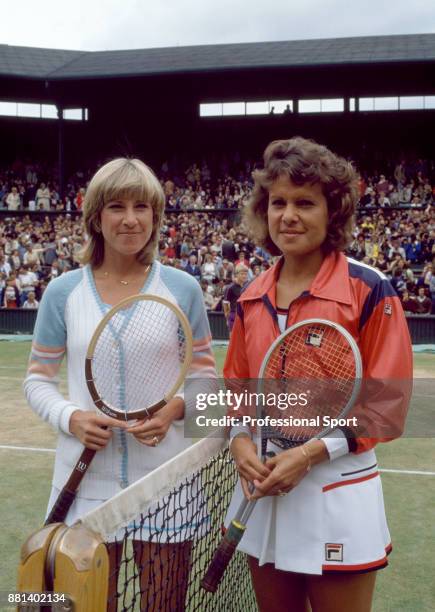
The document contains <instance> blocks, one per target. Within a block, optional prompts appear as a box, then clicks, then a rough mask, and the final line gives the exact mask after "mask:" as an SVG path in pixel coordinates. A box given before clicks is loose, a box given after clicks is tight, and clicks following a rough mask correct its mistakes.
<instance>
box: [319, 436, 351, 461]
mask: <svg viewBox="0 0 435 612" xmlns="http://www.w3.org/2000/svg"><path fill="white" fill-rule="evenodd" d="M321 439H322V442H323V443H324V444H325V446H326V449H327V451H328V455H329V459H330V461H334V459H338V458H339V457H343V455H347V454H349V445H348V443H347V439H346V436H345V435H344V433H343V432H342V431H341V430H340V429H334V431H331V433H329V434H328V435H327V436H325V437H324V438H321Z"/></svg>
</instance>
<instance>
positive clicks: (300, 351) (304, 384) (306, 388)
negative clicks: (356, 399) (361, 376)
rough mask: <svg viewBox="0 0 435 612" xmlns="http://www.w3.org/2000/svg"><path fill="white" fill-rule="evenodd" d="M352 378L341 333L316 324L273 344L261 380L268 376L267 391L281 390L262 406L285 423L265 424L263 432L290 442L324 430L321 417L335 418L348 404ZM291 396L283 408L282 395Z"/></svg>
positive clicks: (352, 362) (347, 347)
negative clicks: (273, 348) (276, 401)
mask: <svg viewBox="0 0 435 612" xmlns="http://www.w3.org/2000/svg"><path fill="white" fill-rule="evenodd" d="M355 376H356V366H355V359H354V355H353V351H352V349H351V346H350V344H349V342H348V341H347V339H346V338H345V337H344V336H343V334H341V333H340V332H339V331H337V330H335V329H334V328H332V327H330V326H321V325H318V324H316V325H315V326H314V327H313V326H310V325H309V324H307V325H304V326H301V327H299V328H297V329H295V330H294V331H293V332H291V333H289V334H288V335H287V336H285V337H284V338H283V340H282V342H281V343H280V344H279V345H278V346H277V347H275V350H274V351H273V352H272V354H271V355H270V356H269V361H268V363H267V366H266V368H265V371H264V378H266V379H271V380H266V381H264V388H265V390H266V389H267V390H268V391H271V390H272V391H273V393H274V394H275V395H277V394H281V395H280V397H281V398H282V401H281V403H280V405H278V403H272V402H271V404H270V405H265V406H264V407H263V413H265V414H266V415H269V416H270V417H271V418H275V419H281V420H283V419H287V422H286V423H285V424H281V425H279V426H278V427H276V428H272V429H271V428H264V429H263V432H262V435H263V436H267V437H271V436H273V435H274V434H276V435H277V436H278V437H284V438H287V439H288V440H290V441H293V442H297V441H305V440H308V439H310V438H312V437H313V436H314V435H317V434H318V433H320V431H322V430H323V429H325V425H324V421H323V417H325V416H328V417H331V418H335V417H338V416H339V415H340V414H341V413H342V412H343V410H344V409H345V408H346V406H347V404H348V402H349V401H350V398H351V396H352V393H353V389H354V385H355ZM290 395H291V397H292V399H293V401H292V404H291V405H290V404H288V405H287V406H286V405H285V400H284V397H287V398H289V396H290ZM301 398H305V399H306V401H305V400H304V399H301ZM314 421H316V422H317V423H318V425H314ZM299 422H302V423H301V424H299ZM308 422H309V423H310V424H309V425H308Z"/></svg>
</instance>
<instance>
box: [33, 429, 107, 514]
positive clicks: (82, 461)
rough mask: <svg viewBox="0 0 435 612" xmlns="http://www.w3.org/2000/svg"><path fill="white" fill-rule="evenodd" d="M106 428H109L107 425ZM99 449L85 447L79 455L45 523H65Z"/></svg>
mask: <svg viewBox="0 0 435 612" xmlns="http://www.w3.org/2000/svg"><path fill="white" fill-rule="evenodd" d="M104 429H107V428H106V427H105V428H104ZM96 452H97V451H95V450H93V449H91V448H85V449H84V451H83V452H82V454H81V455H80V457H79V460H78V461H77V463H76V465H75V467H74V469H73V471H72V472H71V476H70V477H69V478H68V481H67V483H66V484H65V486H64V488H63V489H62V491H61V492H60V493H59V497H58V498H57V500H56V501H55V503H54V506H53V508H52V509H51V511H50V514H49V515H48V517H47V519H46V521H45V523H44V525H50V524H51V523H63V521H64V520H65V518H66V515H67V514H68V510H69V509H70V508H71V505H72V503H73V501H74V499H75V497H76V493H77V489H78V488H79V485H80V483H81V481H82V479H83V476H84V475H85V474H86V472H87V470H88V467H89V465H90V463H91V461H92V459H93V458H94V457H95V453H96Z"/></svg>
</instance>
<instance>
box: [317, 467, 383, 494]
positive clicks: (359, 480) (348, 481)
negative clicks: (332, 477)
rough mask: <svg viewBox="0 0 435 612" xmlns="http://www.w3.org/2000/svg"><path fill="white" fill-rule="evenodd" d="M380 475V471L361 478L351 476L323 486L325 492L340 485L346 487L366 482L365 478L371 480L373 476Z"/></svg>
mask: <svg viewBox="0 0 435 612" xmlns="http://www.w3.org/2000/svg"><path fill="white" fill-rule="evenodd" d="M376 476H379V472H373V474H369V475H368V476H361V477H360V478H351V479H350V480H341V481H340V482H333V483H331V484H329V485H326V487H323V488H322V491H323V493H326V491H330V490H331V489H337V488H338V487H345V486H347V485H352V484H357V483H358V482H364V480H370V479H371V478H375V477H376Z"/></svg>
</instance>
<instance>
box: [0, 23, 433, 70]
mask: <svg viewBox="0 0 435 612" xmlns="http://www.w3.org/2000/svg"><path fill="white" fill-rule="evenodd" d="M434 60H435V34H409V35H400V36H397V35H395V36H362V37H357V38H334V39H320V40H296V41H283V42H262V43H243V44H228V45H198V46H191V47H168V48H155V49H134V50H126V51H65V50H57V49H40V48H33V47H14V46H9V45H0V76H4V77H15V78H16V77H18V78H25V79H26V78H27V79H29V78H30V79H45V80H50V81H52V80H60V81H61V80H65V79H74V78H78V79H84V78H93V79H95V78H110V77H122V76H125V77H131V76H147V75H157V74H168V73H170V74H175V73H187V72H203V71H221V70H241V69H251V68H274V67H275V68H286V67H288V68H290V67H298V66H321V65H331V64H335V65H337V64H340V65H346V64H373V63H397V62H430V61H434Z"/></svg>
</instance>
